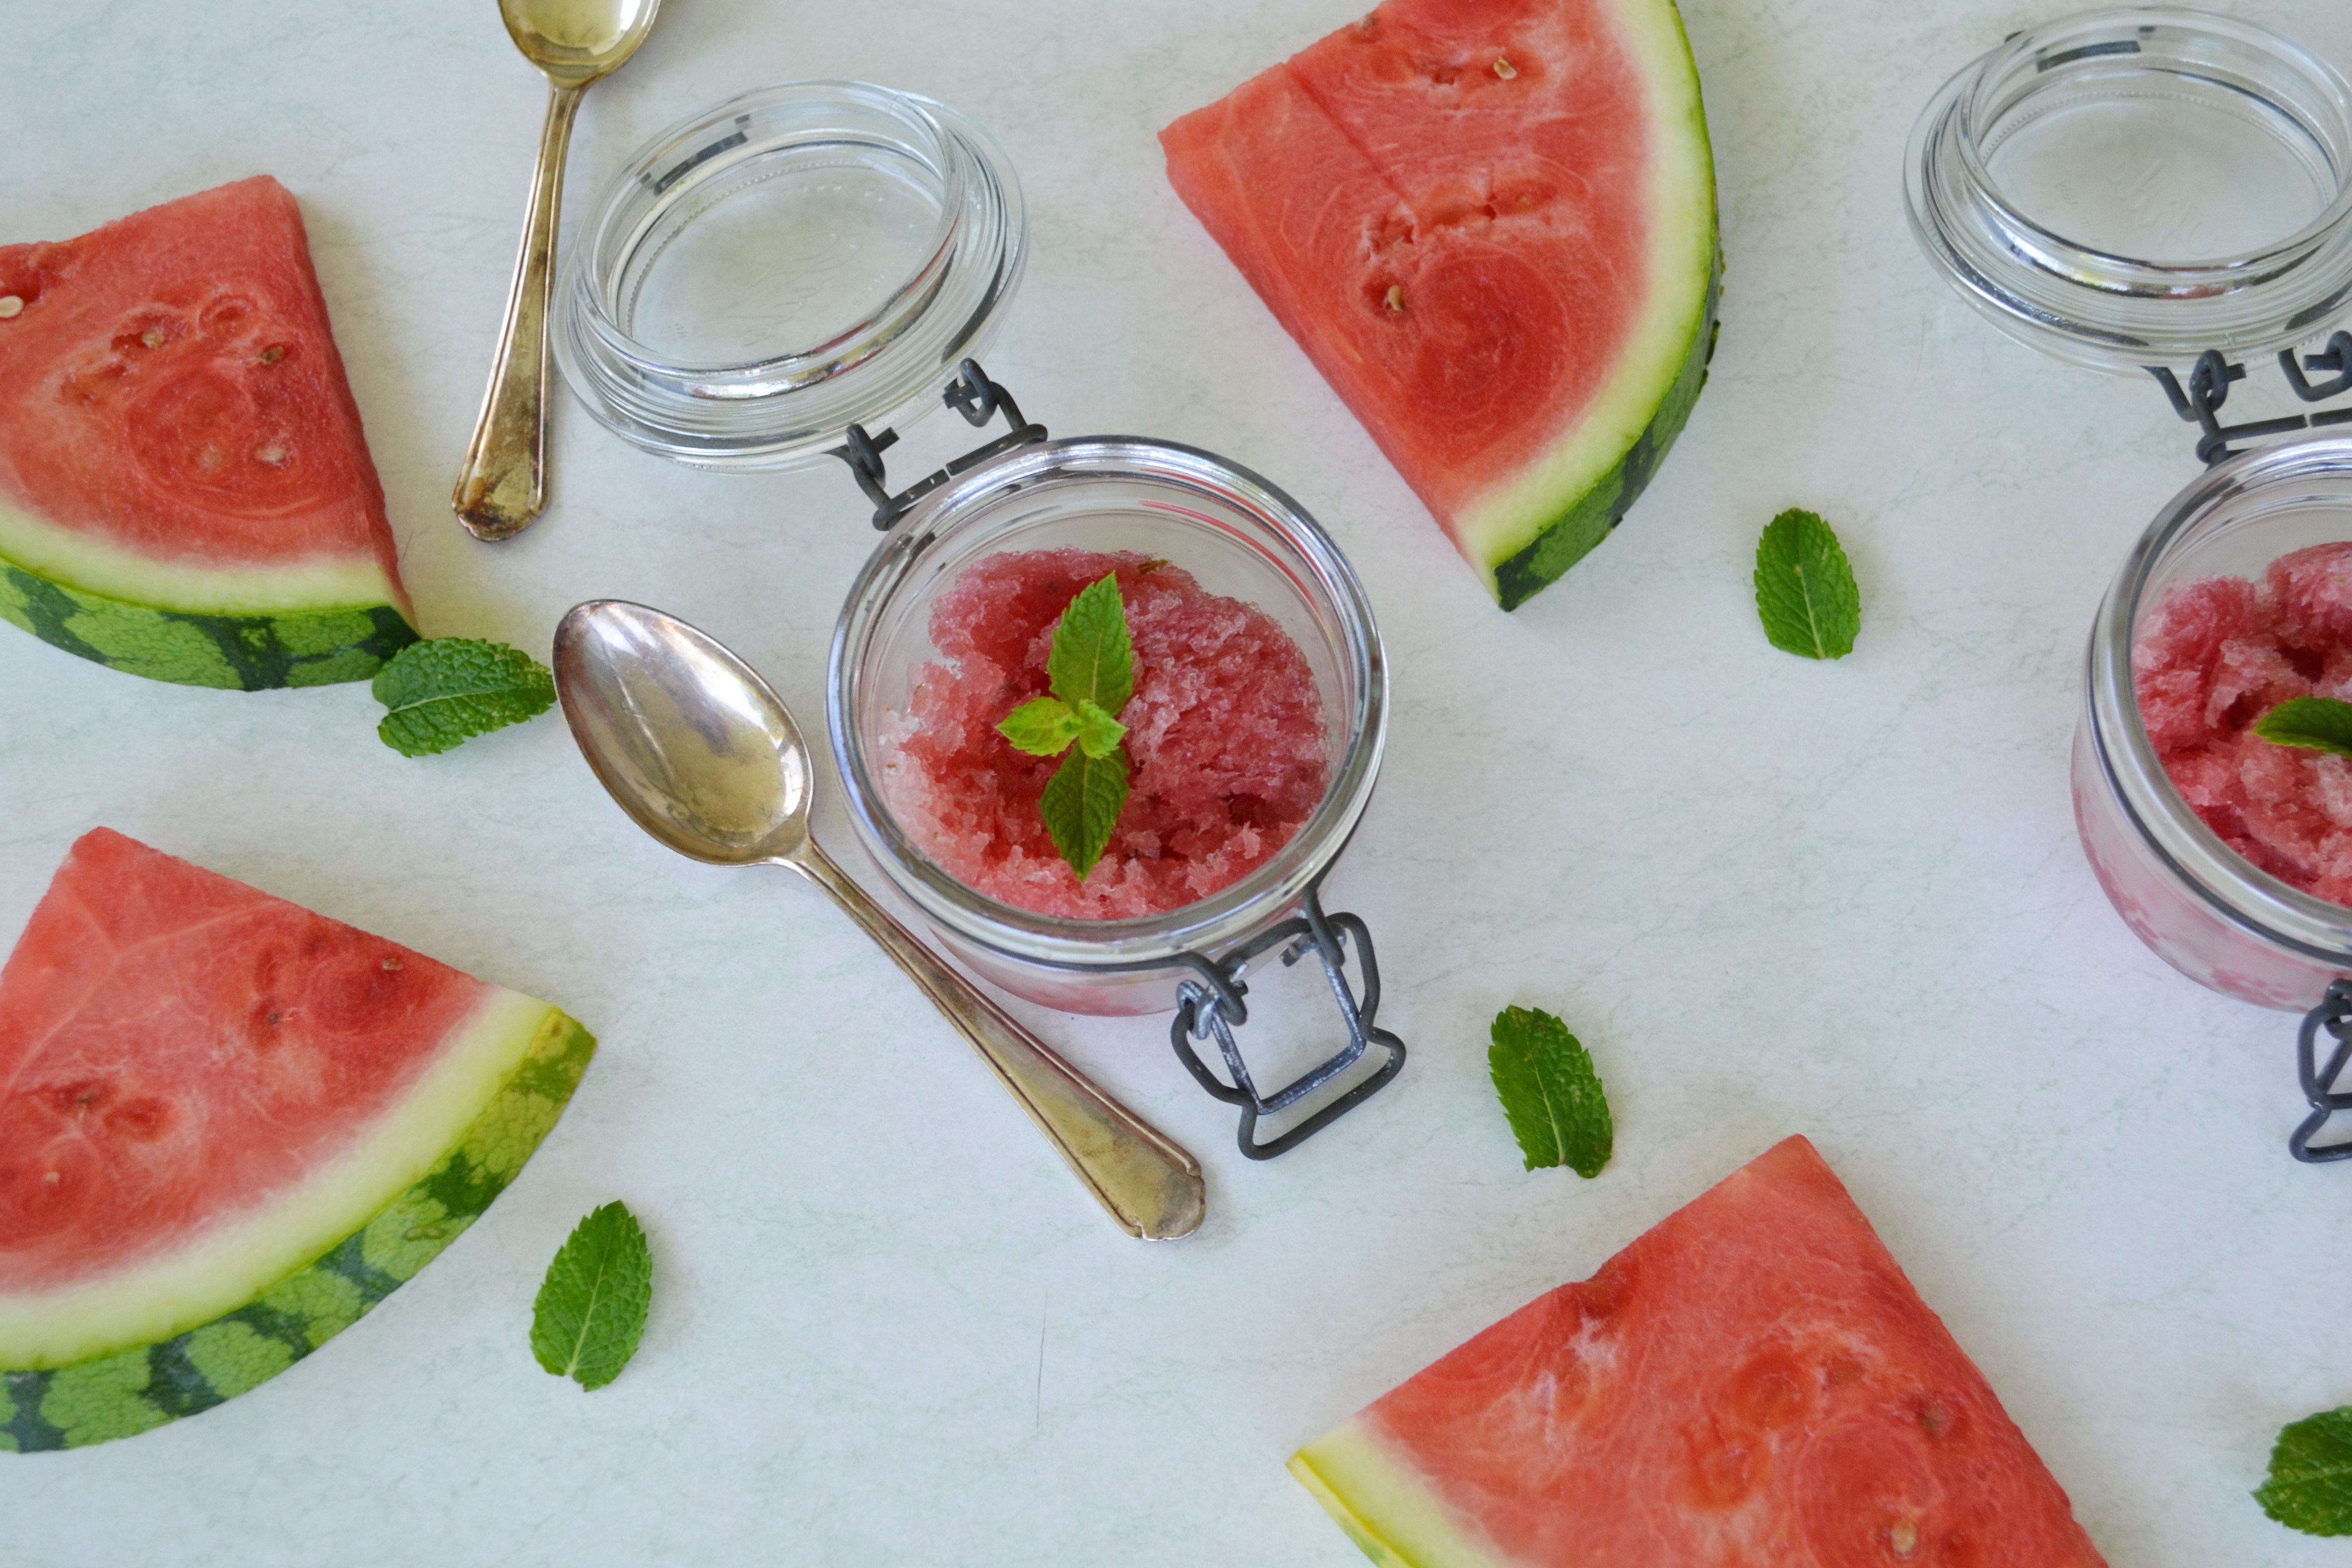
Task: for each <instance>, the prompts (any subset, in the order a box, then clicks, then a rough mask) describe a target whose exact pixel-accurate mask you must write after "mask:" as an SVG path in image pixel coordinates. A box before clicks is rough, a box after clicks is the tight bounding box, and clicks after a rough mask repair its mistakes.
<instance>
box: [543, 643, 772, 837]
mask: <svg viewBox="0 0 2352 1568" xmlns="http://www.w3.org/2000/svg"><path fill="white" fill-rule="evenodd" d="M555 671H556V681H557V685H558V687H559V689H561V690H562V693H563V716H564V718H565V719H566V720H567V721H570V723H571V725H572V735H573V736H574V738H576V739H577V740H578V741H579V742H580V750H581V752H582V754H583V755H584V756H585V757H586V758H587V759H588V765H589V767H590V768H592V769H593V770H594V772H595V774H596V778H597V781H598V782H599V783H601V784H603V785H604V790H605V793H606V794H608V795H611V796H612V797H613V798H614V801H616V802H618V803H619V805H620V806H621V809H622V810H624V811H625V812H627V813H628V814H629V816H631V817H632V818H633V819H634V820H635V822H636V824H637V826H640V827H642V828H644V829H645V830H646V832H647V833H650V834H652V835H653V836H654V837H656V838H657V839H659V840H660V841H661V842H662V843H664V844H667V846H669V847H671V848H672V849H675V850H677V852H678V853H679V854H681V855H688V856H691V857H693V858H695V859H697V860H703V861H708V862H709V863H710V864H712V865H715V866H750V865H755V864H758V863H760V862H762V861H789V860H790V859H791V858H793V853H794V851H795V850H796V849H797V848H798V847H799V846H800V845H801V843H802V842H803V840H804V839H806V838H807V837H808V816H809V797H810V765H809V750H808V747H807V745H806V744H805V743H804V742H803V741H802V740H801V732H800V729H799V727H798V726H797V725H795V724H794V723H793V716H792V714H791V712H790V711H789V710H786V709H785V707H784V704H783V700H782V698H779V697H778V696H777V695H776V693H775V691H774V689H772V688H771V687H770V686H769V685H768V683H767V682H766V681H764V680H762V679H760V676H759V672H758V671H756V670H754V669H752V668H751V666H749V665H747V664H745V663H744V662H743V661H742V660H741V659H740V658H736V657H735V655H734V654H733V653H732V652H730V650H729V649H727V648H726V647H723V646H721V645H720V644H719V642H718V641H716V640H715V639H713V638H711V637H708V636H706V635H704V634H703V633H702V632H699V631H698V630H696V629H695V628H694V627H692V626H688V625H687V624H686V623H685V622H683V621H679V620H677V619H674V618H673V617H671V616H665V615H663V614H662V613H661V612H660V611H658V610H649V609H647V608H646V607H645V606H644V605H632V604H628V603H626V602H625V601H622V600H617V599H608V600H603V601H599V602H597V603H594V604H591V605H581V606H580V607H579V608H578V609H575V610H573V611H572V613H571V614H570V615H568V616H564V617H563V622H562V625H561V626H558V627H557V628H556V634H555Z"/></svg>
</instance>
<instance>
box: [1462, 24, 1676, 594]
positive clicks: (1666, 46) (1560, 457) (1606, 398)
mask: <svg viewBox="0 0 2352 1568" xmlns="http://www.w3.org/2000/svg"><path fill="white" fill-rule="evenodd" d="M1596 8H1597V9H1600V10H1602V11H1604V12H1605V13H1607V14H1609V15H1611V16H1614V17H1615V18H1616V21H1617V26H1618V36H1619V38H1620V41H1621V42H1622V44H1623V45H1624V47H1625V50H1626V52H1627V54H1629V55H1630V56H1631V57H1632V58H1633V62H1634V65H1635V67H1636V68H1637V70H1638V72H1639V74H1640V76H1641V79H1642V81H1643V86H1644V88H1645V89H1646V90H1647V92H1648V94H1649V99H1650V101H1649V103H1648V104H1647V105H1646V108H1647V110H1648V123H1649V126H1650V128H1651V131H1652V133H1653V136H1654V141H1653V142H1652V145H1651V147H1650V149H1649V153H1650V168H1649V197H1650V200H1649V211H1648V217H1649V223H1650V232H1649V237H1648V251H1649V263H1650V279H1649V288H1648V289H1646V290H1645V291H1644V293H1643V302H1642V307H1641V310H1640V312H1639V314H1638V315H1637V316H1636V318H1635V320H1634V323H1633V331H1632V333H1631V334H1629V335H1628V337H1627V338H1626V341H1625V344H1624V347H1623V348H1622V349H1621V350H1620V351H1619V353H1618V355H1617V363H1616V365H1615V367H1614V368H1613V369H1612V371H1611V372H1610V374H1609V376H1608V379H1607V380H1605V381H1604V382H1602V383H1601V388H1600V390H1599V391H1598V392H1597V393H1596V394H1595V395H1593V398H1592V401H1591V403H1589V404H1587V405H1585V407H1584V409H1583V410H1582V412H1580V414H1579V415H1578V416H1576V422H1575V423H1574V424H1573V425H1572V426H1571V427H1570V430H1569V431H1568V432H1566V437H1565V439H1563V440H1562V441H1561V442H1560V443H1559V445H1558V446H1556V447H1552V448H1551V449H1550V450H1549V451H1548V452H1547V453H1545V454H1544V456H1543V457H1542V458H1539V459H1538V460H1537V461H1536V462H1535V463H1534V464H1533V465H1532V466H1531V467H1529V468H1525V469H1523V470H1521V471H1520V473H1519V474H1518V476H1517V478H1516V479H1512V480H1511V481H1510V482H1509V483H1507V484H1506V485H1503V486H1500V487H1498V488H1497V489H1495V490H1494V491H1492V492H1490V493H1488V494H1486V495H1485V496H1481V497H1480V498H1479V499H1478V500H1475V502H1473V503H1471V504H1470V505H1469V506H1466V507H1465V508H1464V509H1463V510H1462V512H1461V514H1460V516H1461V529H1462V543H1463V545H1464V547H1465V550H1466V551H1467V552H1469V555H1470V559H1471V561H1472V563H1474V564H1475V565H1476V567H1477V568H1478V570H1479V573H1480V574H1482V575H1483V576H1485V578H1486V583H1487V585H1488V586H1489V587H1490V588H1491V587H1492V586H1493V585H1494V581H1495V568H1496V566H1497V565H1499V564H1500V563H1503V562H1505V561H1507V560H1509V559H1510V558H1511V557H1512V556H1514V555H1516V554H1517V553H1518V552H1520V551H1522V550H1524V549H1526V548H1527V547H1528V545H1529V544H1531V543H1533V542H1535V539H1536V537H1537V536H1538V534H1540V533H1541V532H1542V531H1543V530H1544V528H1545V527H1546V526H1547V525H1548V524H1549V523H1550V522H1552V521H1554V520H1555V519H1557V518H1558V517H1559V514H1560V512H1561V510H1563V509H1564V508H1565V507H1567V506H1568V505H1569V504H1570V503H1571V502H1573V501H1574V500H1576V499H1577V498H1578V497H1580V496H1581V495H1582V494H1584V492H1585V491H1587V490H1589V489H1591V488H1592V485H1593V482H1594V481H1595V480H1597V479H1600V478H1601V476H1602V475H1603V474H1606V473H1607V472H1608V471H1609V470H1610V469H1611V468H1614V467H1616V465H1617V463H1618V461H1619V460H1620V459H1621V458H1623V457H1624V456H1625V454H1626V453H1627V452H1628V451H1630V450H1632V448H1633V443H1634V442H1635V441H1637V440H1639V439H1640V438H1641V435H1642V432H1643V430H1645V429H1647V428H1649V425H1650V421H1651V419H1652V418H1654V416H1656V414H1657V412H1658V405H1660V404H1661V403H1663V402H1664V401H1665V398H1666V395H1667V393H1668V392H1669V391H1671V390H1672V389H1673V386H1674V384H1675V378H1676V377H1677V376H1679V375H1680V374H1682V368H1683V364H1684V362H1685V361H1686V360H1687V359H1689V357H1690V356H1691V354H1692V353H1704V352H1705V345H1704V344H1702V343H1700V342H1698V337H1699V333H1700V331H1701V330H1702V328H1703V326H1704V323H1705V320H1706V289H1707V282H1708V279H1710V278H1711V277H1712V276H1713V275H1714V271H1715V155H1714V153H1713V152H1712V150H1711V149H1710V148H1709V147H1708V145H1707V139H1706V109H1705V107H1704V106H1703V105H1702V104H1701V103H1700V101H1699V89H1698V68H1697V66H1696V64H1694V63H1693V61H1692V59H1691V52H1690V40H1689V39H1688V38H1687V37H1685V36H1684V33H1683V24H1682V17H1681V16H1679V15H1677V14H1676V12H1675V8H1674V6H1673V5H1670V4H1668V3H1667V0H1610V3H1606V4H1601V5H1598V6H1597V7H1596Z"/></svg>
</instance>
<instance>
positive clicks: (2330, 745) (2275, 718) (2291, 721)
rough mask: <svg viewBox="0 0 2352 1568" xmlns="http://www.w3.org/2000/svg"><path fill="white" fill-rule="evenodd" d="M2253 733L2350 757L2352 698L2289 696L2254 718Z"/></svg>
mask: <svg viewBox="0 0 2352 1568" xmlns="http://www.w3.org/2000/svg"><path fill="white" fill-rule="evenodd" d="M2254 733H2255V734H2257V735H2260V736H2261V737H2262V738H2263V740H2265V741H2268V742H2271V743H2272V744H2273V745H2279V746H2301V747H2303V748H2305V750H2307V751H2314V752H2335V753H2336V755H2337V756H2339V757H2352V702H2339V701H2337V700H2336V699H2335V698H2333V697H2290V698H2288V699H2287V700H2285V701H2284V702H2282V703H2280V704H2279V705H2278V706H2277V707H2275V708H2273V709H2272V710H2270V711H2269V712H2267V713H2265V714H2263V716H2262V717H2261V718H2260V719H2258V720H2256V721H2254Z"/></svg>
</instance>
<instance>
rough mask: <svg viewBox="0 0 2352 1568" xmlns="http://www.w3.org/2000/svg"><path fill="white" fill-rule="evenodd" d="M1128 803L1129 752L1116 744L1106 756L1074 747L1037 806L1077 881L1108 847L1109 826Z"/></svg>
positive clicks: (1083, 878)
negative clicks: (1118, 748)
mask: <svg viewBox="0 0 2352 1568" xmlns="http://www.w3.org/2000/svg"><path fill="white" fill-rule="evenodd" d="M1126 804H1127V753H1126V752H1122V751H1119V750H1117V749H1116V748H1114V749H1113V750H1112V752H1111V753H1110V755H1108V756H1107V757H1093V756H1088V755H1087V752H1085V750H1084V749H1083V748H1081V749H1079V750H1076V751H1073V752H1071V753H1070V754H1069V755H1068V756H1066V757H1065V758H1063V759H1062V766H1061V770H1060V771H1059V772H1057V773H1055V775H1054V776H1053V778H1052V779H1051V780H1050V781H1049V782H1048V783H1047V784H1046V785H1045V795H1044V796H1043V797H1042V798H1041V799H1039V801H1038V802H1037V809H1038V810H1039V811H1040V812H1041V813H1042V814H1044V816H1045V831H1046V832H1047V833H1049V834H1051V835H1052V836H1053V838H1054V847H1055V848H1056V849H1058V850H1060V851H1061V852H1062V858H1063V859H1065V860H1066V861H1068V862H1069V863H1070V869H1071V870H1073V871H1075V872H1076V873H1077V874H1078V880H1079V881H1081V882H1083V881H1085V880H1086V879H1087V872H1089V871H1091V870H1093V869H1094V868H1095V862H1096V861H1097V860H1099V859H1101V858H1102V853H1103V851H1104V850H1105V849H1106V848H1108V847H1109V846H1110V830H1111V829H1112V828H1113V827H1114V826H1118V813H1119V808H1120V807H1121V806H1124V805H1126Z"/></svg>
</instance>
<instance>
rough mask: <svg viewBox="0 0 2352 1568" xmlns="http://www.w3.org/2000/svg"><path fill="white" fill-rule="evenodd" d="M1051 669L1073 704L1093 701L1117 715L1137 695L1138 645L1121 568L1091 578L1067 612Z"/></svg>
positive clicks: (1048, 659) (1058, 689)
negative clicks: (1132, 637)
mask: <svg viewBox="0 0 2352 1568" xmlns="http://www.w3.org/2000/svg"><path fill="white" fill-rule="evenodd" d="M1045 674H1046V676H1047V678H1048V679H1051V680H1052V682H1053V685H1054V695H1055V696H1056V697H1058V698H1060V699H1061V700H1063V701H1065V702H1066V703H1068V704H1069V705H1070V706H1071V707H1073V708H1076V706H1077V705H1078V704H1079V703H1080V702H1081V701H1085V702H1091V703H1093V704H1094V705H1095V706H1096V707H1097V708H1099V709H1101V710H1103V711H1104V712H1106V713H1108V714H1109V715H1111V717H1113V718H1117V717H1118V710H1120V709H1122V708H1124V707H1126V706H1127V700H1128V699H1129V698H1130V697H1132V696H1134V695H1135V645H1134V644H1133V643H1132V642H1130V641H1129V638H1128V635H1127V606H1126V605H1122V604H1121V603H1120V602H1119V597H1118V573H1116V572H1114V573H1112V574H1109V575H1108V576H1107V577H1104V578H1103V579H1101V580H1100V581H1099V582H1095V583H1089V584H1087V585H1086V587H1085V588H1083V589H1081V590H1080V591H1079V593H1078V596H1077V597H1076V598H1075V599H1072V600H1071V601H1070V604H1069V607H1068V608H1067V609H1066V610H1064V611H1063V612H1062V619H1061V623H1060V624H1059V625H1058V626H1055V628H1054V649H1053V651H1052V652H1051V653H1049V654H1047V655H1046V656H1045Z"/></svg>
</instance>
